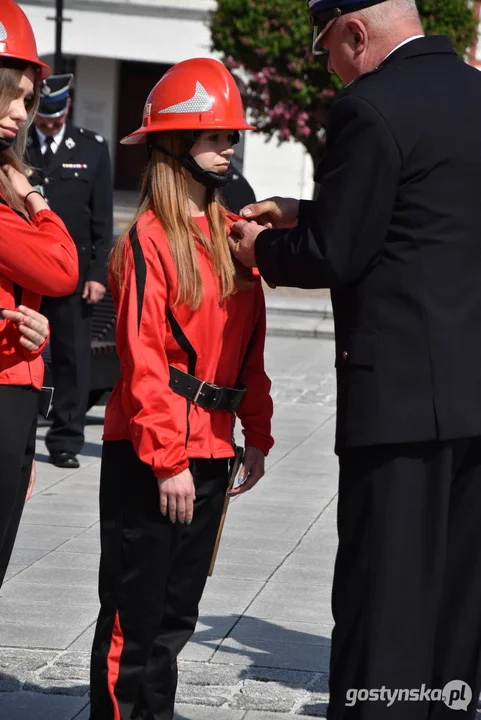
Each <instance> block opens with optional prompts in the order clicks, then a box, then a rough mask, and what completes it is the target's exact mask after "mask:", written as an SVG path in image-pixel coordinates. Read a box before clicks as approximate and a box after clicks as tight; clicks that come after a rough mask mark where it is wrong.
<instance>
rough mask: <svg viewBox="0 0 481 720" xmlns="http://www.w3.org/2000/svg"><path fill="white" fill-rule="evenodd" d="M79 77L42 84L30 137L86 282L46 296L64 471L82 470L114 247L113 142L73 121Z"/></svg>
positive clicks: (31, 157) (53, 446)
mask: <svg viewBox="0 0 481 720" xmlns="http://www.w3.org/2000/svg"><path fill="white" fill-rule="evenodd" d="M72 77H73V76H72V75H55V76H52V77H51V78H49V79H48V80H45V81H44V82H43V83H42V87H41V103H40V109H39V113H38V116H37V119H36V121H35V127H34V128H32V130H31V132H30V138H29V147H28V161H29V162H30V164H31V165H32V167H33V168H34V175H33V177H31V178H30V180H31V182H32V184H33V185H35V186H39V187H40V188H41V190H42V193H43V195H44V197H45V198H46V200H47V201H48V203H49V205H50V207H51V208H52V210H54V211H55V212H56V213H58V215H60V217H61V218H62V220H63V221H64V222H65V224H66V226H67V228H68V231H69V232H70V234H71V236H72V238H73V239H74V241H75V244H76V245H77V251H78V255H79V278H80V279H79V284H78V286H77V289H76V291H75V293H73V294H72V295H69V296H68V297H64V298H45V300H44V303H43V306H42V309H43V311H44V312H45V313H46V315H47V316H48V319H49V321H50V329H51V338H50V347H51V354H52V373H53V382H54V386H55V396H54V401H53V411H52V420H53V422H52V426H51V427H50V428H49V430H48V432H47V436H46V439H45V442H46V445H47V448H48V450H49V453H50V460H51V462H53V464H54V465H57V466H58V467H70V468H75V467H78V466H79V462H78V459H77V457H76V455H77V453H79V452H80V450H81V449H82V446H83V443H84V422H85V413H86V409H87V401H88V393H89V374H90V339H91V307H92V304H93V303H97V302H99V300H102V298H103V297H104V295H105V290H106V287H105V285H106V272H107V271H106V266H107V258H108V253H109V250H110V248H111V245H112V235H113V209H112V179H111V170H110V158H109V151H108V147H107V143H106V142H105V140H104V138H103V137H102V136H101V135H98V134H97V133H95V132H92V131H90V130H85V129H84V128H78V127H75V126H74V125H73V124H72V123H71V122H70V121H69V120H68V119H67V117H68V113H69V109H70V97H69V86H70V82H71V80H72Z"/></svg>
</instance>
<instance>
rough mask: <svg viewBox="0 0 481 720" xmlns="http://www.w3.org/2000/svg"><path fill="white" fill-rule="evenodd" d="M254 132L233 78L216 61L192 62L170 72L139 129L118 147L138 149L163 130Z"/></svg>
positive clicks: (149, 103) (151, 98)
mask: <svg viewBox="0 0 481 720" xmlns="http://www.w3.org/2000/svg"><path fill="white" fill-rule="evenodd" d="M211 128H216V129H218V130H255V128H254V127H253V126H252V125H249V124H248V123H247V122H246V119H245V116H244V108H243V106H242V100H241V96H240V92H239V90H238V88H237V85H236V83H235V80H234V78H233V77H232V75H231V74H230V72H229V71H228V70H227V68H226V67H225V66H224V65H223V64H222V63H221V62H219V61H218V60H213V59H211V58H192V59H191V60H184V61H183V62H180V63H177V65H174V67H172V68H170V70H168V71H167V72H166V73H165V75H164V76H163V77H162V78H161V80H159V82H158V83H157V85H156V86H155V87H154V89H153V90H152V92H151V93H150V95H149V97H148V98H147V102H146V103H145V108H144V119H143V121H142V127H140V128H139V129H138V130H136V131H135V132H133V133H132V134H131V135H127V137H125V138H124V139H123V140H121V143H123V144H124V145H138V144H140V143H144V142H145V140H146V133H153V132H162V131H163V130H209V129H211Z"/></svg>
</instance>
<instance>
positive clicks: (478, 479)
mask: <svg viewBox="0 0 481 720" xmlns="http://www.w3.org/2000/svg"><path fill="white" fill-rule="evenodd" d="M338 529H339V549H338V555H337V559H336V567H335V574H334V587H333V614H334V620H335V629H334V633H333V639H332V654H331V677H330V692H331V700H330V705H329V710H328V715H327V717H328V718H329V720H344V719H348V720H426V719H428V718H429V720H451V719H454V718H459V717H461V716H462V717H463V718H467V720H471V719H472V718H474V717H475V712H476V703H477V698H478V696H479V691H480V685H481V680H480V654H481V438H471V439H466V440H456V441H452V442H429V443H416V444H409V445H392V446H378V447H369V448H360V449H356V450H351V451H349V452H344V453H343V454H341V456H340V484H339V507H338ZM454 680H456V681H463V682H465V683H467V684H468V685H469V688H470V690H471V692H472V696H473V699H472V702H471V703H470V704H469V707H468V709H467V711H461V712H460V710H459V709H458V710H455V709H450V708H449V707H448V706H447V705H446V704H445V703H444V702H443V701H442V700H435V699H434V700H433V699H430V700H428V699H426V696H425V700H424V701H422V702H413V701H401V702H394V703H393V704H392V706H391V707H387V703H386V702H381V701H373V702H370V701H365V702H356V703H355V704H353V702H352V699H353V698H352V690H359V689H366V690H372V689H375V690H380V689H382V688H383V686H384V687H385V688H387V689H391V690H393V689H418V688H421V687H422V685H423V684H424V685H425V687H426V688H428V689H433V690H435V689H438V688H439V689H442V688H444V686H445V685H446V684H447V683H449V682H451V681H454ZM348 693H350V694H349V695H348ZM466 697H468V696H467V694H466ZM347 701H349V702H348V704H349V705H351V706H350V707H347V706H346V702H347Z"/></svg>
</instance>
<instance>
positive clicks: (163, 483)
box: [157, 468, 195, 525]
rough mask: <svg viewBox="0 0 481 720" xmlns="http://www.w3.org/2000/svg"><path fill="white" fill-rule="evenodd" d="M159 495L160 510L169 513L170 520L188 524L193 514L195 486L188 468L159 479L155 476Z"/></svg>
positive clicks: (163, 513)
mask: <svg viewBox="0 0 481 720" xmlns="http://www.w3.org/2000/svg"><path fill="white" fill-rule="evenodd" d="M157 483H158V485H159V495H160V512H161V513H162V515H164V516H165V515H167V513H168V514H169V518H170V521H171V522H173V523H174V522H175V521H176V520H178V521H179V522H180V523H187V525H190V523H191V522H192V518H193V516H194V500H195V487H194V480H193V478H192V473H191V472H190V470H189V468H186V469H185V470H182V472H181V473H179V474H178V475H174V476H173V477H169V478H165V479H164V480H160V479H159V478H157Z"/></svg>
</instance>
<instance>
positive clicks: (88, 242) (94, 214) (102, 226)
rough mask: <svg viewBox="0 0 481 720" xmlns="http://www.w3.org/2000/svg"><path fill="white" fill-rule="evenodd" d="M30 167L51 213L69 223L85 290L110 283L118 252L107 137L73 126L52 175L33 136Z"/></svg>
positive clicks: (56, 157) (68, 127)
mask: <svg viewBox="0 0 481 720" xmlns="http://www.w3.org/2000/svg"><path fill="white" fill-rule="evenodd" d="M27 162H28V163H29V164H30V165H31V166H32V167H33V169H34V174H33V175H32V176H31V177H30V178H29V180H30V182H31V183H32V185H40V186H42V188H43V194H44V196H45V198H46V200H47V201H48V203H49V205H50V207H51V209H52V210H53V211H54V212H56V213H57V214H58V215H60V217H61V218H62V220H63V221H64V222H65V225H66V226H67V229H68V231H69V233H70V235H71V236H72V238H73V239H74V241H75V244H76V246H77V251H78V255H79V284H78V288H77V289H78V290H82V289H83V286H84V284H85V282H86V281H87V280H95V281H96V282H100V283H103V284H106V283H107V261H108V254H109V252H110V249H111V247H112V236H113V209H112V203H113V200H112V178H111V170H110V159H109V151H108V146H107V143H106V142H105V140H104V138H103V137H102V136H101V135H98V134H97V133H95V132H92V131H90V130H85V129H84V128H78V127H75V126H74V125H72V123H71V122H67V125H66V128H65V134H64V137H63V140H62V144H61V145H60V147H59V148H58V150H57V152H56V153H55V155H54V158H53V160H52V163H51V166H50V168H49V171H48V174H47V176H46V174H45V171H44V169H43V165H44V163H43V156H42V153H41V150H40V143H39V139H38V135H37V131H36V130H35V128H34V127H32V129H31V131H30V137H29V144H28V152H27Z"/></svg>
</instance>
